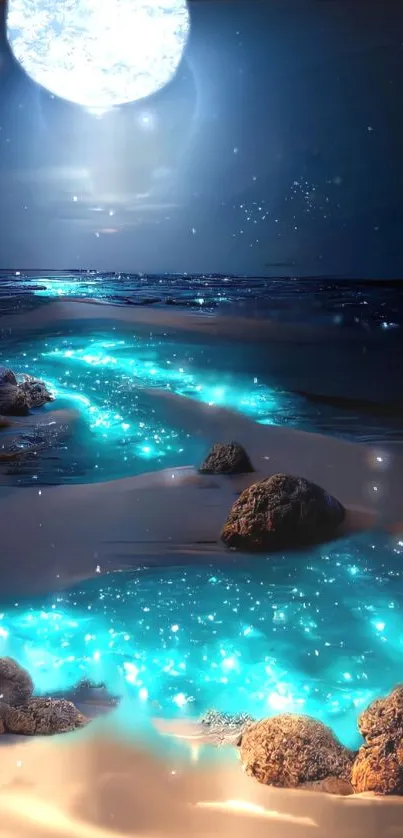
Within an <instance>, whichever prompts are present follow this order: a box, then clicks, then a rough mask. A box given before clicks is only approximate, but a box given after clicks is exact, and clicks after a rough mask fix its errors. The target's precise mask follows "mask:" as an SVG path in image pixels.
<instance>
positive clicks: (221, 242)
mask: <svg viewBox="0 0 403 838" xmlns="http://www.w3.org/2000/svg"><path fill="white" fill-rule="evenodd" d="M38 3H40V0H38ZM190 7H191V15H192V34H191V39H190V43H189V45H188V48H187V52H186V56H185V60H184V62H183V64H182V66H181V68H180V71H179V73H178V76H177V77H176V79H175V80H174V82H173V83H172V84H171V85H170V86H169V87H167V88H166V89H165V90H163V91H162V92H160V93H159V94H158V95H157V96H155V97H153V98H152V99H150V100H148V101H143V102H140V103H135V104H133V105H128V106H125V107H123V108H121V109H120V110H116V111H114V112H112V113H109V114H106V115H104V116H103V117H97V116H95V115H93V114H89V113H87V112H85V111H83V110H82V109H80V108H79V107H76V106H73V105H69V104H67V103H65V102H63V101H61V100H57V99H52V98H51V97H50V96H49V95H48V94H46V93H45V92H43V91H42V90H40V89H39V88H37V87H36V86H35V85H34V84H33V83H32V82H31V81H30V80H29V79H28V78H26V77H25V75H24V74H23V72H22V71H21V70H20V69H19V68H18V67H17V66H16V65H14V64H13V62H12V60H11V57H10V55H9V53H8V50H7V45H6V44H5V42H4V39H3V46H2V47H1V55H0V177H1V190H0V210H1V227H0V265H1V266H2V267H8V266H13V267H17V266H18V267H23V268H28V267H29V268H35V267H48V268H54V267H55V268H76V267H77V268H78V267H93V268H97V269H100V270H126V271H153V272H156V271H178V272H181V271H189V272H198V271H205V272H208V271H216V272H227V271H228V272H242V273H244V272H246V273H249V274H268V275H274V274H280V275H283V274H293V275H306V274H318V273H319V274H337V275H340V274H342V275H346V274H347V275H351V276H356V277H385V278H390V277H403V154H402V149H403V3H402V2H401V0H382V2H381V0H379V2H375V0H372V2H371V0H369V2H367V0H257V2H255V0H245V2H243V0H237V1H236V0H234V2H231V0H226V2H222V0H221V1H220V0H194V2H192V3H191V4H190ZM144 115H146V117H147V118H146V119H145V120H144Z"/></svg>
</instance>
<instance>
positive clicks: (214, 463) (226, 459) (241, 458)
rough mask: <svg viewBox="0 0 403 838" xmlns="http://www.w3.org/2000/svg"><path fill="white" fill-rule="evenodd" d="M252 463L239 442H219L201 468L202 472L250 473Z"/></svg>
mask: <svg viewBox="0 0 403 838" xmlns="http://www.w3.org/2000/svg"><path fill="white" fill-rule="evenodd" d="M252 471H254V468H253V466H252V463H251V461H250V459H249V457H248V455H247V453H246V451H245V449H244V448H242V445H239V443H238V442H217V443H216V444H215V445H213V447H212V449H211V451H209V453H208V454H207V457H206V459H205V460H204V462H203V463H202V465H201V466H200V468H199V472H200V474H249V473H250V472H252Z"/></svg>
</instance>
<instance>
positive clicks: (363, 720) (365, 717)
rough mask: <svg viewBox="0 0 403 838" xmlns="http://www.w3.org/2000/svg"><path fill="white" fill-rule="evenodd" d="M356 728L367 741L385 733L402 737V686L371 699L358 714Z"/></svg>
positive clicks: (369, 741)
mask: <svg viewBox="0 0 403 838" xmlns="http://www.w3.org/2000/svg"><path fill="white" fill-rule="evenodd" d="M358 729H359V731H360V733H361V735H362V736H363V737H364V739H366V740H367V742H368V743H371V742H372V741H373V740H374V739H376V738H377V737H378V736H382V735H385V734H389V735H390V736H397V737H400V738H401V739H403V686H399V687H396V688H395V689H394V690H392V692H391V693H389V695H387V696H386V698H377V699H376V700H375V701H373V702H372V703H371V704H370V705H369V706H368V707H367V709H366V710H364V711H363V713H361V715H360V716H359V719H358Z"/></svg>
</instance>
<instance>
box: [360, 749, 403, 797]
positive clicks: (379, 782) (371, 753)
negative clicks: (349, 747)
mask: <svg viewBox="0 0 403 838" xmlns="http://www.w3.org/2000/svg"><path fill="white" fill-rule="evenodd" d="M351 782H352V786H353V789H354V791H355V792H356V794H360V793H362V792H368V791H369V792H374V793H375V794H399V795H402V794H403V740H402V738H401V734H400V735H399V736H397V737H390V736H388V735H384V736H379V737H378V738H377V739H376V740H374V741H373V742H372V744H371V745H364V746H363V747H362V748H360V750H359V752H358V754H357V757H356V759H355V761H354V764H353V768H352V772H351Z"/></svg>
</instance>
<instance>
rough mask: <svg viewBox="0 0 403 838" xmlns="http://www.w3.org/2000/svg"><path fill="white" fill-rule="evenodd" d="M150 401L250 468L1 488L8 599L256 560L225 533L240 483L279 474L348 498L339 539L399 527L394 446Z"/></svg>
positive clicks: (165, 398) (1, 572) (401, 513)
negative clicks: (122, 575) (235, 445)
mask: <svg viewBox="0 0 403 838" xmlns="http://www.w3.org/2000/svg"><path fill="white" fill-rule="evenodd" d="M150 396H151V397H152V398H153V399H154V400H155V403H157V402H159V403H160V404H161V408H162V410H163V411H164V415H166V417H167V419H168V420H169V416H170V415H176V416H178V415H179V416H180V419H181V423H182V426H183V427H184V429H185V430H186V431H187V432H188V433H190V434H197V433H198V430H199V429H200V427H202V428H203V435H204V438H205V439H206V441H207V442H208V443H209V444H212V443H214V442H225V441H231V440H233V439H235V440H236V441H237V442H239V443H240V444H241V445H242V446H243V447H244V448H245V450H246V451H247V453H248V455H249V457H250V459H251V461H252V464H253V466H254V468H255V472H254V473H251V474H248V475H241V476H239V477H238V476H233V477H225V476H216V475H211V476H207V475H200V474H199V473H198V471H197V468H195V467H194V466H188V467H182V468H176V469H163V470H160V471H154V472H149V473H145V474H141V475H139V476H137V477H128V478H123V479H119V480H111V481H109V482H104V483H92V484H74V485H68V484H65V485H58V486H50V487H49V486H36V487H15V486H12V485H10V484H8V485H7V484H6V485H2V486H1V487H0V499H1V509H2V529H1V534H2V555H1V559H0V588H1V590H2V592H3V596H4V597H7V596H16V597H28V596H35V595H45V594H46V593H48V594H50V593H55V592H57V591H59V590H62V589H64V588H68V587H71V586H73V585H74V584H75V583H78V582H80V581H84V580H85V579H90V578H92V577H94V576H95V574H98V573H101V574H103V573H110V572H113V571H119V570H128V569H135V568H138V567H147V566H150V567H152V566H154V567H155V566H156V565H157V566H159V567H167V568H169V567H173V566H176V567H178V566H184V565H186V564H189V563H191V564H197V563H206V562H207V563H209V564H210V563H214V562H216V563H220V562H225V563H228V562H237V561H247V562H252V561H253V562H254V563H256V562H258V561H259V557H258V556H255V555H253V556H249V555H247V554H244V553H241V552H239V553H238V552H236V553H233V552H232V551H228V550H227V549H226V547H225V546H224V544H222V542H221V541H220V532H221V528H222V526H223V524H224V522H225V520H226V518H227V515H228V513H229V510H230V508H231V507H232V505H233V503H234V501H235V500H236V497H237V495H238V494H239V493H240V492H241V491H242V490H243V489H244V488H246V487H247V486H249V485H251V484H252V483H255V482H257V481H258V480H261V479H263V478H265V477H268V476H270V475H271V474H276V473H279V472H283V473H284V472H285V473H288V474H294V475H298V476H301V477H305V478H306V479H308V480H311V481H312V482H314V483H316V484H318V485H319V486H321V487H322V488H323V489H325V490H326V491H327V492H328V493H329V494H331V495H333V496H334V497H335V498H337V499H338V500H339V501H340V502H341V503H342V504H343V506H344V507H345V508H346V510H347V516H346V520H345V522H344V524H343V525H342V527H341V528H340V529H339V531H338V532H337V535H338V536H340V537H343V536H344V535H348V534H351V533H354V532H358V531H360V530H364V529H371V528H374V527H375V528H376V527H377V526H379V527H384V528H385V529H389V530H390V531H391V532H396V534H398V533H399V532H400V526H401V523H402V522H403V499H402V498H401V485H402V483H403V459H402V458H401V457H400V456H399V455H396V454H395V453H393V452H392V451H388V450H384V449H382V450H381V451H379V449H378V448H372V447H371V446H365V445H359V444H354V443H350V442H345V441H343V440H341V439H337V438H333V437H327V436H322V435H320V434H314V433H308V432H304V431H295V430H289V429H287V428H284V427H278V426H269V425H258V424H256V423H254V422H253V421H252V420H249V419H247V418H246V417H244V416H242V415H241V414H236V413H233V412H232V411H229V410H226V409H223V408H214V407H209V406H207V405H203V404H200V403H199V402H195V401H193V400H192V399H190V398H185V397H182V396H175V395H173V394H172V393H168V392H167V391H157V390H152V391H150ZM178 412H179V413H178ZM379 460H381V462H379ZM374 486H375V487H376V491H374ZM19 521H20V522H21V525H22V526H23V530H24V542H22V540H21V538H20V526H19V524H18V522H19ZM27 544H28V545H29V548H28V549H27V547H26V545H27ZM10 557H12V563H11V564H10V560H9V559H10Z"/></svg>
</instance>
